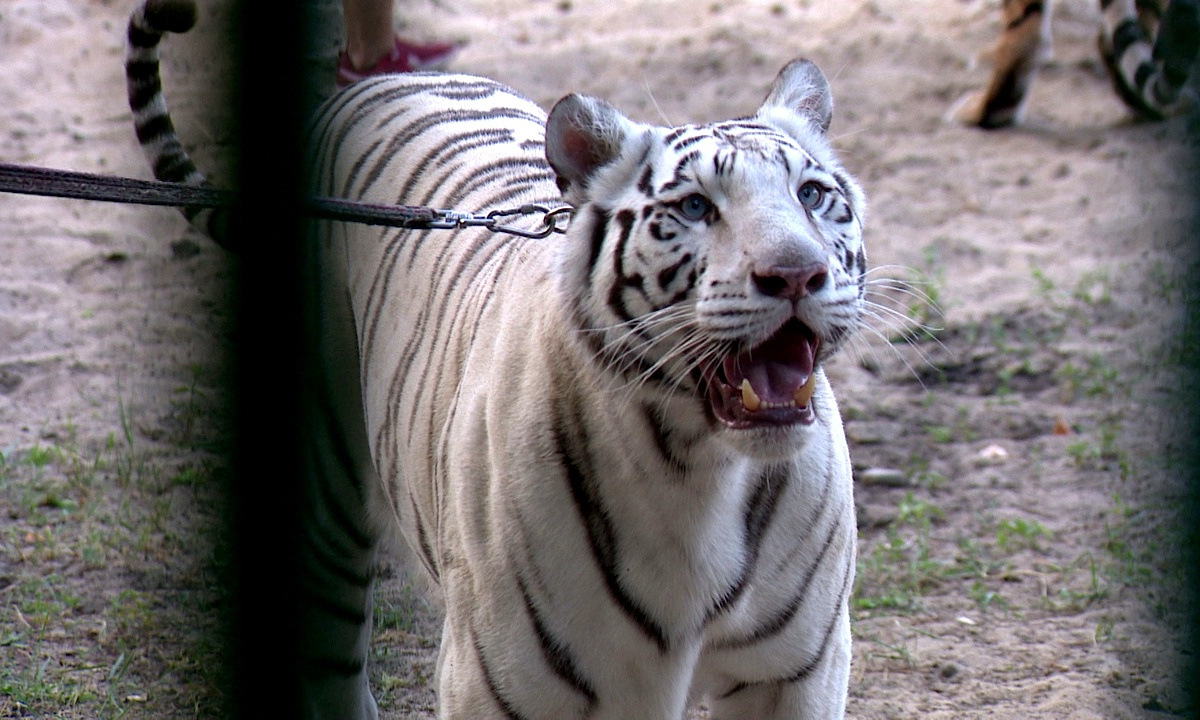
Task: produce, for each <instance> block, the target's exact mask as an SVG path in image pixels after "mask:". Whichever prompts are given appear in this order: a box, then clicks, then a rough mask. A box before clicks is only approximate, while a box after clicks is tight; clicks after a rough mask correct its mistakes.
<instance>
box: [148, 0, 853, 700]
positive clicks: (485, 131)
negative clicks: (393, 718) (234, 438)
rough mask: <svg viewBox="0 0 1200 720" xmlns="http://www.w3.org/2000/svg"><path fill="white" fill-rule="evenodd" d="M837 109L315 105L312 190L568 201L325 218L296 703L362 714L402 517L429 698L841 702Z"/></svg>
mask: <svg viewBox="0 0 1200 720" xmlns="http://www.w3.org/2000/svg"><path fill="white" fill-rule="evenodd" d="M176 1H178V0H176ZM147 15H148V17H144V18H139V16H138V15H136V14H135V18H134V21H135V22H137V21H139V19H140V20H141V21H142V22H143V23H144V24H145V25H149V26H151V27H152V26H153V25H154V17H153V13H147ZM131 37H132V33H131ZM134 84H135V83H133V81H132V80H131V100H132V98H133V97H134V94H133V91H132V88H133V87H134ZM163 107H164V110H163V112H165V106H163ZM135 110H136V108H135ZM831 117H832V99H831V95H830V88H829V85H828V83H827V82H826V80H825V78H824V76H823V75H822V74H821V72H820V71H819V70H818V69H817V68H816V66H815V65H813V64H812V63H809V62H807V61H803V60H799V61H795V62H793V63H791V64H789V65H788V66H787V67H785V68H784V69H783V70H782V71H781V72H780V74H779V75H778V77H777V78H776V80H775V82H774V84H773V86H772V88H771V90H770V92H769V93H768V95H767V98H766V100H765V101H764V103H763V105H762V107H761V108H760V109H759V110H758V111H757V112H756V113H755V114H754V115H753V116H751V117H748V118H742V119H736V120H730V121H724V122H717V123H712V124H707V125H685V126H681V127H674V128H663V127H655V126H650V125H645V124H642V123H638V122H634V121H632V120H629V119H628V118H626V117H625V116H623V115H622V114H621V113H620V112H618V111H617V110H616V109H614V108H613V107H611V106H610V105H608V104H607V103H605V102H603V101H600V100H596V99H592V98H586V97H582V96H577V95H572V96H568V97H566V98H564V99H563V100H562V101H560V102H559V103H558V104H557V105H556V106H555V107H554V109H553V110H552V111H551V113H550V114H549V116H547V115H545V114H544V113H543V112H542V111H541V110H540V109H539V108H538V107H537V106H535V105H534V104H533V103H531V102H529V101H527V100H525V99H523V98H521V97H519V96H518V95H517V94H516V93H514V92H513V91H511V90H509V89H507V88H504V87H502V86H500V85H498V84H497V83H494V82H492V81H490V80H485V79H481V78H473V77H469V76H463V75H420V74H415V75H401V76H388V77H381V78H376V79H370V80H367V81H364V82H362V83H359V84H357V85H354V86H352V87H350V88H348V89H347V90H345V91H342V92H341V93H339V94H338V95H335V96H334V97H333V98H331V99H330V100H328V101H327V102H326V103H325V104H324V105H323V106H322V107H321V108H320V110H319V111H318V114H317V117H316V118H315V119H314V121H313V125H312V128H313V131H312V138H311V147H312V157H311V165H312V168H313V191H314V192H315V193H319V194H322V195H333V196H337V197H344V198H348V199H354V200H363V201H368V202H373V203H383V204H397V203H399V204H406V205H420V206H429V207H446V208H463V209H468V210H471V211H486V210H489V209H495V208H501V207H513V206H520V205H523V204H529V203H543V204H551V205H553V204H559V203H562V202H563V201H565V202H567V203H569V204H570V205H571V206H573V207H574V215H573V218H572V219H571V221H570V224H569V227H568V228H567V230H566V233H565V234H563V235H552V236H551V237H548V238H543V239H528V238H521V237H511V236H507V235H503V234H496V233H491V232H489V231H487V230H486V229H481V228H466V229H461V230H458V231H453V232H451V231H437V232H433V231H421V230H397V229H380V228H377V227H370V226H366V225H358V224H348V223H333V222H323V223H318V224H317V225H316V227H315V228H314V238H313V242H312V243H311V250H312V253H313V255H312V262H311V264H310V267H311V271H312V272H311V275H312V277H311V280H312V288H313V294H312V299H313V307H312V308H311V313H310V316H311V318H312V321H313V328H312V332H313V333H314V335H315V336H316V337H318V338H319V339H320V341H321V342H320V344H319V347H320V353H319V357H318V358H317V359H316V364H315V372H314V374H313V376H312V378H311V382H310V383H309V387H308V388H306V389H307V391H308V393H307V402H308V403H309V407H310V415H311V418H310V422H309V423H308V427H309V428H310V432H311V434H310V437H308V438H307V439H306V446H307V447H308V448H310V454H309V457H308V459H307V467H308V472H307V473H306V478H305V483H304V485H303V488H304V492H306V493H307V501H306V502H305V503H304V505H305V507H306V508H307V517H306V518H305V525H306V545H305V548H304V560H305V563H304V575H303V577H302V578H301V581H302V587H301V588H300V591H301V592H300V595H301V597H302V600H303V604H304V607H305V612H306V613H307V616H306V622H305V624H304V625H305V628H306V630H305V633H306V635H305V637H304V648H305V650H304V658H303V660H304V662H305V665H306V667H307V668H308V673H309V675H308V679H307V682H306V693H307V698H306V699H307V701H308V703H309V709H310V714H311V715H312V716H313V717H339V718H340V717H362V718H370V717H375V716H376V715H377V712H378V711H377V709H376V706H375V703H374V701H373V700H372V699H371V695H370V690H369V687H368V682H367V667H366V661H367V655H368V648H369V643H370V632H371V622H370V618H371V589H372V582H373V568H374V566H375V563H376V561H377V558H376V553H377V548H378V547H379V545H380V538H381V537H382V536H383V535H384V534H386V533H392V532H396V533H398V534H400V535H401V536H403V538H404V539H405V540H406V542H407V546H408V547H409V548H410V549H411V551H412V555H413V557H414V564H415V565H418V566H420V567H421V568H423V571H424V572H425V574H426V575H427V577H428V579H429V580H430V583H431V585H432V586H433V588H434V591H435V593H436V594H437V595H438V596H439V598H440V599H441V600H442V602H443V603H444V607H445V623H444V627H443V633H442V640H441V647H440V652H439V659H438V666H437V680H436V682H437V694H438V704H439V716H440V717H444V718H471V719H476V718H491V717H496V718H555V719H563V718H593V719H596V720H604V719H616V718H622V719H627V718H634V717H636V718H663V719H672V720H675V719H678V718H681V717H683V716H684V714H685V713H686V712H687V710H688V708H692V707H696V706H698V705H704V706H705V707H707V708H708V717H710V718H713V719H714V720H715V719H719V718H746V717H754V718H765V719H770V718H796V717H801V718H832V717H840V716H842V715H843V714H844V710H845V703H846V693H847V684H848V678H849V664H850V623H849V612H848V600H849V595H850V592H851V588H852V585H853V576H854V562H855V547H856V527H855V517H854V503H853V496H852V495H853V492H852V483H851V474H850V462H849V455H848V451H847V446H846V441H845V436H844V433H843V430H842V424H841V419H840V416H839V412H838V408H837V403H836V401H835V399H834V396H833V393H832V391H831V389H830V386H829V383H828V380H827V379H826V376H825V372H824V365H825V363H826V362H827V361H828V359H829V358H830V357H832V356H833V355H834V354H836V352H837V351H838V350H839V348H840V347H841V346H842V345H843V344H844V343H845V341H846V340H847V338H848V337H849V336H850V335H851V334H852V333H853V331H854V329H855V327H856V326H857V324H858V323H859V320H860V317H861V315H862V312H863V309H862V305H863V294H864V276H865V271H866V257H865V252H864V246H863V241H862V222H863V218H864V213H865V199H864V197H863V193H862V191H861V189H860V188H859V186H858V184H857V183H856V182H855V181H854V180H853V178H852V177H851V176H850V175H849V174H848V173H847V172H846V171H845V169H844V168H843V167H842V165H841V164H840V162H839V161H838V160H837V158H836V156H835V154H834V153H833V150H832V148H831V146H830V143H829V140H828V138H827V132H828V129H829V124H830V121H831ZM161 141H162V138H157V139H155V141H154V142H145V143H144V146H145V147H146V148H147V151H148V152H149V153H150V154H151V156H152V157H151V159H152V161H153V160H154V157H153V153H154V148H155V147H172V148H174V147H177V146H175V145H170V144H167V143H163V142H161ZM155 165H156V166H159V165H162V166H166V165H165V164H160V163H155Z"/></svg>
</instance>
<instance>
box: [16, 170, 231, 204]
mask: <svg viewBox="0 0 1200 720" xmlns="http://www.w3.org/2000/svg"><path fill="white" fill-rule="evenodd" d="M0 192H11V193H21V194H24V195H48V196H50V197H61V198H72V199H75V200H101V201H105V202H119V203H133V204H135V205H161V206H166V207H213V208H215V207H232V206H234V205H236V204H237V202H236V197H235V195H234V193H232V192H230V191H228V190H218V189H216V188H210V187H195V186H192V185H181V184H179V183H164V182H157V181H153V180H136V179H133V178H115V177H107V176H104V175H92V174H90V173H81V172H73V171H70V170H52V169H50V168H39V167H29V166H26V165H10V164H7V163H0Z"/></svg>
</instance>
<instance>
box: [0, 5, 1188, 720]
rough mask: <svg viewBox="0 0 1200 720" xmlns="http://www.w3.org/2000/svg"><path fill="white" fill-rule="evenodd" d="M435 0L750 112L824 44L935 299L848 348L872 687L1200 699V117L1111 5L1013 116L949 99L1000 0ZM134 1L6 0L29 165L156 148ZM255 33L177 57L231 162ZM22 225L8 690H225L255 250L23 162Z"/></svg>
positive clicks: (1095, 711) (603, 91)
mask: <svg viewBox="0 0 1200 720" xmlns="http://www.w3.org/2000/svg"><path fill="white" fill-rule="evenodd" d="M410 5H411V7H408V6H405V7H404V8H403V11H404V17H403V21H404V25H405V30H406V32H409V33H410V34H412V35H416V36H425V37H439V38H445V37H453V38H456V39H460V40H463V41H466V42H468V45H467V46H466V48H465V50H464V51H463V52H462V53H461V55H460V56H459V57H458V59H457V60H456V63H455V69H458V70H462V71H466V72H472V73H478V74H483V75H489V76H492V77H495V78H497V79H499V80H501V81H504V82H507V83H509V84H511V85H513V86H514V87H516V88H518V89H519V90H521V91H523V92H524V93H526V94H527V95H529V96H530V97H531V98H533V99H534V100H536V101H537V102H539V103H540V104H542V105H543V106H547V107H548V106H549V105H550V104H551V103H552V102H553V101H554V100H556V99H557V98H558V97H559V96H561V95H563V94H565V93H567V92H573V91H578V92H584V93H588V94H593V95H597V96H601V97H604V98H607V99H608V100H610V101H611V102H613V103H614V104H615V105H617V106H618V107H621V108H622V109H624V110H625V111H626V112H627V113H628V114H630V115H631V116H633V117H635V118H637V119H641V120H645V121H652V122H669V123H679V122H684V121H699V120H708V119H716V118H723V117H729V116H734V115H741V114H745V113H748V112H750V111H751V110H753V108H755V107H756V106H757V104H758V102H759V101H760V100H761V97H762V95H763V94H764V93H765V90H766V88H767V87H768V86H769V83H770V81H771V79H772V77H773V76H774V74H775V72H776V71H777V70H778V68H779V67H781V66H782V65H783V64H784V63H785V62H786V61H787V60H789V59H790V58H792V57H794V56H798V55H803V56H807V57H810V58H812V59H814V60H816V61H817V62H818V64H819V65H820V66H821V67H822V68H823V69H824V70H825V71H826V74H827V75H828V76H829V77H830V79H831V81H832V84H833V88H834V92H835V101H836V106H837V110H836V112H835V121H834V125H833V130H832V132H833V134H834V136H835V137H836V138H837V140H836V145H837V147H839V148H840V149H841V152H842V153H843V156H844V158H845V160H846V164H847V165H848V167H849V168H850V169H851V171H852V172H854V173H855V174H856V175H857V176H858V177H859V179H860V180H861V181H862V183H863V185H864V186H865V188H866V191H867V193H868V197H869V200H870V207H871V212H870V215H869V219H868V224H867V239H868V249H869V256H870V259H871V261H872V265H874V266H875V267H877V268H878V269H877V270H876V271H874V273H873V275H872V278H873V279H874V281H875V282H874V284H873V290H874V293H875V294H874V299H875V300H876V301H877V302H879V303H881V304H883V305H885V306H886V307H890V308H894V309H898V310H899V311H900V312H902V313H903V314H904V315H906V316H909V317H912V318H915V319H916V321H917V322H924V323H926V324H927V325H928V326H930V327H931V328H935V329H936V332H935V333H934V334H935V335H936V340H935V339H931V338H929V337H928V336H926V335H922V336H919V337H918V338H917V339H915V340H913V341H912V342H910V343H907V344H906V343H904V342H898V341H897V338H898V337H899V336H900V334H901V333H900V332H899V330H900V329H902V328H903V327H906V326H911V324H912V322H911V321H905V322H900V321H892V322H887V321H886V317H881V318H879V319H877V320H876V321H875V322H873V323H872V325H873V326H874V328H875V331H874V332H870V331H868V332H864V333H863V334H862V338H861V340H860V341H859V342H858V343H857V345H856V347H854V348H853V349H851V350H850V351H848V352H846V353H845V354H843V355H842V356H841V357H840V358H839V359H838V360H837V361H836V362H835V364H834V368H833V369H832V371H831V374H832V376H833V378H834V382H835V389H836V390H837V391H838V393H839V396H840V398H841V400H842V404H843V409H844V411H845V415H846V420H847V432H848V435H849V437H850V439H851V445H852V448H851V452H852V455H853V457H854V460H855V465H856V469H857V471H858V476H859V485H858V488H857V492H858V501H859V506H860V516H861V517H860V526H861V548H860V556H861V561H860V568H859V585H858V589H857V592H856V596H855V623H854V625H855V627H854V630H855V637H856V645H855V648H856V649H855V664H854V672H853V678H852V687H851V690H850V695H851V697H850V715H851V716H852V717H857V718H872V719H873V718H915V717H920V718H947V719H950V718H976V717H978V718H982V717H988V718H1013V719H1016V718H1023V719H1024V718H1096V719H1119V718H1143V717H1145V718H1157V717H1170V716H1173V715H1174V716H1178V715H1183V714H1185V713H1186V712H1187V710H1188V707H1189V705H1188V703H1189V701H1188V698H1187V695H1186V692H1185V686H1186V684H1185V683H1183V682H1182V681H1181V680H1180V679H1179V678H1178V675H1177V673H1178V669H1179V663H1180V662H1181V660H1182V659H1185V658H1186V657H1187V656H1188V654H1187V653H1186V652H1185V644H1186V642H1185V641H1186V638H1185V636H1184V634H1183V633H1182V632H1181V630H1180V628H1181V627H1182V624H1183V620H1184V618H1186V617H1187V615H1186V610H1187V608H1188V605H1187V600H1186V597H1185V594H1184V593H1183V590H1182V587H1183V585H1182V584H1183V581H1184V576H1183V573H1182V570H1181V567H1180V557H1179V552H1178V542H1177V538H1178V534H1177V532H1178V525H1179V523H1180V519H1179V517H1178V513H1177V509H1178V508H1179V506H1180V504H1181V502H1182V498H1183V497H1184V477H1185V475H1184V473H1185V471H1186V465H1185V460H1186V458H1187V455H1186V451H1187V450H1188V445H1187V434H1186V432H1181V430H1185V428H1182V429H1181V428H1180V425H1179V423H1178V419H1179V418H1180V416H1181V413H1182V412H1183V410H1185V409H1186V408H1185V407H1184V406H1183V404H1182V402H1181V400H1180V391H1181V390H1186V389H1187V388H1186V386H1185V385H1184V384H1183V382H1182V381H1181V379H1180V376H1179V372H1180V370H1181V368H1183V367H1184V366H1185V365H1186V364H1187V363H1188V362H1190V361H1192V360H1194V359H1195V358H1196V355H1195V350H1196V347H1197V345H1196V340H1197V337H1196V336H1195V335H1194V334H1193V332H1192V327H1191V326H1190V325H1188V324H1187V323H1185V322H1184V320H1183V318H1182V312H1181V310H1182V306H1183V303H1184V302H1185V301H1187V300H1189V299H1190V298H1191V295H1190V293H1191V292H1192V291H1191V288H1190V286H1189V285H1188V283H1187V280H1188V278H1189V272H1190V271H1191V269H1192V267H1193V258H1192V256H1191V249H1190V248H1189V244H1190V237H1189V229H1190V225H1189V223H1190V222H1191V220H1192V217H1191V210H1192V201H1191V197H1190V195H1189V194H1188V193H1189V191H1190V189H1191V185H1190V182H1189V178H1190V177H1191V176H1190V175H1189V173H1190V172H1192V171H1193V170H1194V168H1193V167H1192V164H1191V162H1190V157H1191V154H1192V150H1193V148H1192V147H1191V145H1189V143H1188V137H1189V130H1190V126H1191V125H1192V124H1193V121H1192V120H1191V119H1187V118H1184V119H1176V120H1173V121H1170V122H1167V123H1162V124H1139V123H1134V122H1132V121H1131V119H1130V117H1129V116H1128V114H1127V113H1126V111H1125V110H1124V108H1123V107H1122V106H1121V104H1120V103H1119V102H1118V101H1117V100H1116V98H1115V96H1114V95H1113V93H1112V92H1111V90H1110V89H1109V86H1108V82H1107V79H1106V77H1105V76H1104V73H1103V69H1102V67H1101V65H1100V64H1099V61H1098V59H1097V58H1096V56H1095V49H1094V48H1095V44H1094V40H1095V23H1096V22H1097V19H1098V18H1097V13H1096V11H1095V9H1094V8H1093V7H1092V3H1091V2H1089V1H1088V0H1063V1H1062V2H1060V3H1059V4H1058V7H1057V8H1056V11H1055V14H1056V34H1057V37H1056V56H1055V59H1054V60H1053V61H1052V62H1051V63H1050V64H1049V66H1048V67H1047V68H1046V69H1045V70H1044V71H1043V73H1042V75H1041V78H1040V80H1039V83H1038V85H1037V86H1036V89H1035V91H1034V94H1033V98H1032V100H1031V103H1030V107H1029V113H1028V119H1027V121H1026V123H1025V125H1024V126H1023V127H1022V128H1019V129H1016V130H1012V131H1006V132H997V133H982V132H979V131H976V130H972V129H968V128H962V127H958V126H955V125H953V124H950V123H947V122H946V121H945V120H944V119H943V118H944V115H945V114H946V112H947V110H948V109H949V108H950V107H951V105H952V104H953V103H954V102H955V100H957V99H958V98H959V97H961V96H962V94H963V93H965V92H967V91H969V90H971V89H972V88H975V87H977V86H979V85H981V84H982V83H983V82H984V80H985V78H986V75H987V66H986V64H979V63H977V58H978V55H979V53H980V52H981V50H983V49H985V48H986V47H988V46H989V45H990V44H991V43H992V41H993V39H994V37H995V35H996V33H997V32H998V28H999V9H998V5H999V2H998V1H995V0H992V1H987V2H961V1H958V0H916V1H915V2H909V3H899V2H896V3H890V2H879V1H878V0H875V1H870V0H846V1H845V2H831V1H821V0H802V1H797V2H759V1H757V0H713V1H712V2H707V3H695V2H686V1H684V0H665V1H663V2H655V3H650V2H645V3H637V2H633V1H632V0H605V1H604V2H599V1H593V0H521V1H518V0H487V1H485V0H444V1H443V2H440V3H437V4H430V3H427V2H425V1H424V0H421V1H419V2H414V3H411V4H410ZM322 8H323V11H325V12H326V14H327V17H328V23H327V25H326V27H325V28H324V32H325V33H326V35H327V38H326V41H324V42H323V44H322V48H323V50H322V54H321V55H320V56H319V57H314V58H313V66H314V67H315V68H317V69H318V70H319V71H320V72H323V73H325V74H326V76H327V77H329V78H331V77H332V58H333V55H334V53H335V52H336V49H337V45H338V37H339V32H340V31H339V28H338V23H339V22H340V20H339V17H338V13H337V5H336V4H329V3H323V4H322ZM129 9H130V8H129V4H128V3H125V2H115V1H114V0H70V1H68V0H2V1H0V56H2V57H3V58H4V59H3V64H0V161H3V162H15V163H24V164H34V165H40V166H48V167H57V168H65V169H72V170H82V171H89V172H99V173H106V174H113V175H123V176H133V177H143V178H144V177H149V173H148V171H147V170H146V169H145V167H144V163H143V161H142V157H141V154H140V151H139V150H138V148H137V146H136V143H135V141H134V139H133V135H132V131H131V130H130V126H129V119H128V112H127V110H126V106H125V100H124V79H123V75H122V56H123V49H122V43H123V30H124V26H125V22H126V14H127V12H128V11H129ZM228 31H229V12H228V8H227V7H226V3H225V2H223V1H222V0H211V1H209V2H205V3H203V5H202V12H201V20H200V25H199V27H198V29H197V30H196V31H194V32H193V33H192V34H191V35H189V36H187V37H186V38H184V39H181V40H178V41H175V42H172V43H171V44H170V46H169V50H168V51H167V54H168V60H167V61H166V63H165V68H164V73H165V75H166V76H167V86H168V89H169V96H170V98H171V102H172V107H173V109H174V111H175V114H176V120H177V125H178V126H179V128H180V131H181V134H182V135H183V136H184V137H185V139H186V140H187V141H188V143H189V146H190V147H191V148H192V149H193V150H194V152H195V154H196V157H197V159H198V160H199V161H200V163H201V164H202V165H203V166H204V167H210V168H215V169H216V170H217V172H216V173H214V174H215V175H216V177H217V178H218V182H219V178H220V168H222V167H224V166H226V165H227V160H228V153H229V149H230V145H231V138H230V137H229V133H228V130H227V129H226V128H227V126H228V121H229V117H228V113H227V112H224V111H223V108H224V107H225V106H226V105H225V103H224V102H223V100H222V96H221V94H220V88H221V83H220V78H221V77H222V76H223V74H225V73H228V72H230V68H229V66H228V61H227V57H228V54H227V53H226V52H223V49H222V39H223V38H224V37H225V33H227V32H228ZM0 258H2V260H0V453H3V455H2V456H0V481H2V482H0V717H26V716H30V715H32V716H39V717H41V716H61V717H72V718H74V717H97V716H105V717H107V716H121V715H125V716H132V717H155V718H174V717H192V716H202V717H210V716H214V715H216V714H217V713H218V708H219V707H220V703H221V695H220V691H219V689H218V687H217V683H216V680H215V672H214V670H213V666H214V665H215V664H217V663H218V658H219V646H220V640H219V636H217V635H215V634H214V631H215V628H216V627H217V623H216V619H215V608H217V607H219V606H220V605H221V603H222V601H223V599H224V594H223V592H224V591H223V590H222V589H221V588H220V587H219V586H218V585H217V583H216V581H215V577H216V576H217V575H216V573H217V572H218V571H219V568H218V567H216V566H217V564H218V561H217V560H216V559H214V558H216V557H218V555H217V554H215V550H214V549H215V548H217V547H219V546H221V544H222V543H223V542H224V538H222V537H221V536H220V534H219V533H217V532H215V531H214V528H215V527H216V526H217V523H216V520H215V519H216V517H217V516H218V514H219V512H220V510H219V507H220V505H219V500H218V497H217V495H216V493H215V490H214V488H215V487H216V486H217V485H218V483H217V482H216V481H215V478H217V477H219V476H220V474H221V473H222V472H223V471H224V467H225V463H224V460H223V459H222V455H221V453H220V447H221V445H222V441H223V439H224V437H225V436H224V433H223V432H222V429H221V427H219V426H217V425H216V424H215V423H214V422H213V421H212V418H213V417H214V416H215V413H216V409H217V408H218V407H219V406H220V402H221V401H222V399H224V396H225V390H224V389H223V385H222V383H221V377H222V373H223V372H224V370H225V367H226V366H225V363H226V360H225V358H226V355H225V352H226V351H227V350H228V346H229V343H230V339H229V338H230V333H229V322H228V321H229V317H228V313H227V312H226V311H225V310H224V307H225V306H224V298H225V297H226V293H227V292H228V289H227V288H226V286H225V285H224V284H223V283H224V281H225V280H226V279H227V278H228V277H229V275H230V267H231V263H232V262H234V261H232V260H231V259H230V258H229V257H228V256H227V255H225V254H224V253H223V252H222V251H220V250H219V249H217V248H216V247H214V246H213V245H212V244H211V243H209V242H208V241H207V240H206V239H205V238H203V237H201V236H199V235H198V234H196V233H195V232H194V231H192V230H190V229H189V228H188V227H187V226H186V224H185V223H184V222H183V220H182V219H181V218H180V217H179V216H178V215H177V214H175V213H173V212H172V211H169V210H162V209H148V208H139V207H131V206H117V205H108V204H98V203H88V202H82V201H66V200H54V199H45V198H29V197H23V196H15V195H0ZM897 280H899V281H903V282H904V283H907V285H906V286H905V287H908V288H910V289H912V290H915V291H917V292H918V293H919V294H920V296H917V295H913V294H909V293H906V292H904V291H903V290H897V289H895V288H896V287H897V283H896V282H895V281H897ZM922 298H924V299H922ZM927 300H929V301H934V302H935V303H936V307H933V306H932V305H931V303H929V302H926V301H927ZM884 314H885V313H884V311H880V315H881V316H883V315H884ZM379 602H380V613H379V614H380V622H379V625H380V627H379V632H378V633H377V641H376V643H375V658H374V665H373V677H374V680H373V682H374V684H375V686H376V689H377V692H378V694H379V696H380V698H381V704H382V707H383V709H384V711H385V714H386V715H387V716H388V717H398V718H405V717H421V718H424V717H431V716H432V715H431V702H432V694H431V691H430V689H429V678H430V677H431V676H432V670H433V659H434V656H435V652H436V637H437V635H436V625H435V621H434V620H433V619H432V618H431V616H430V614H429V612H428V608H427V607H426V606H425V604H424V603H423V602H422V601H421V600H420V599H418V598H416V597H414V595H413V593H412V592H411V590H410V589H409V587H408V586H407V584H406V583H405V582H404V579H403V574H402V572H401V571H400V570H398V569H395V568H390V569H389V570H388V579H387V581H386V582H384V583H383V587H382V588H381V592H380V601H379Z"/></svg>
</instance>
